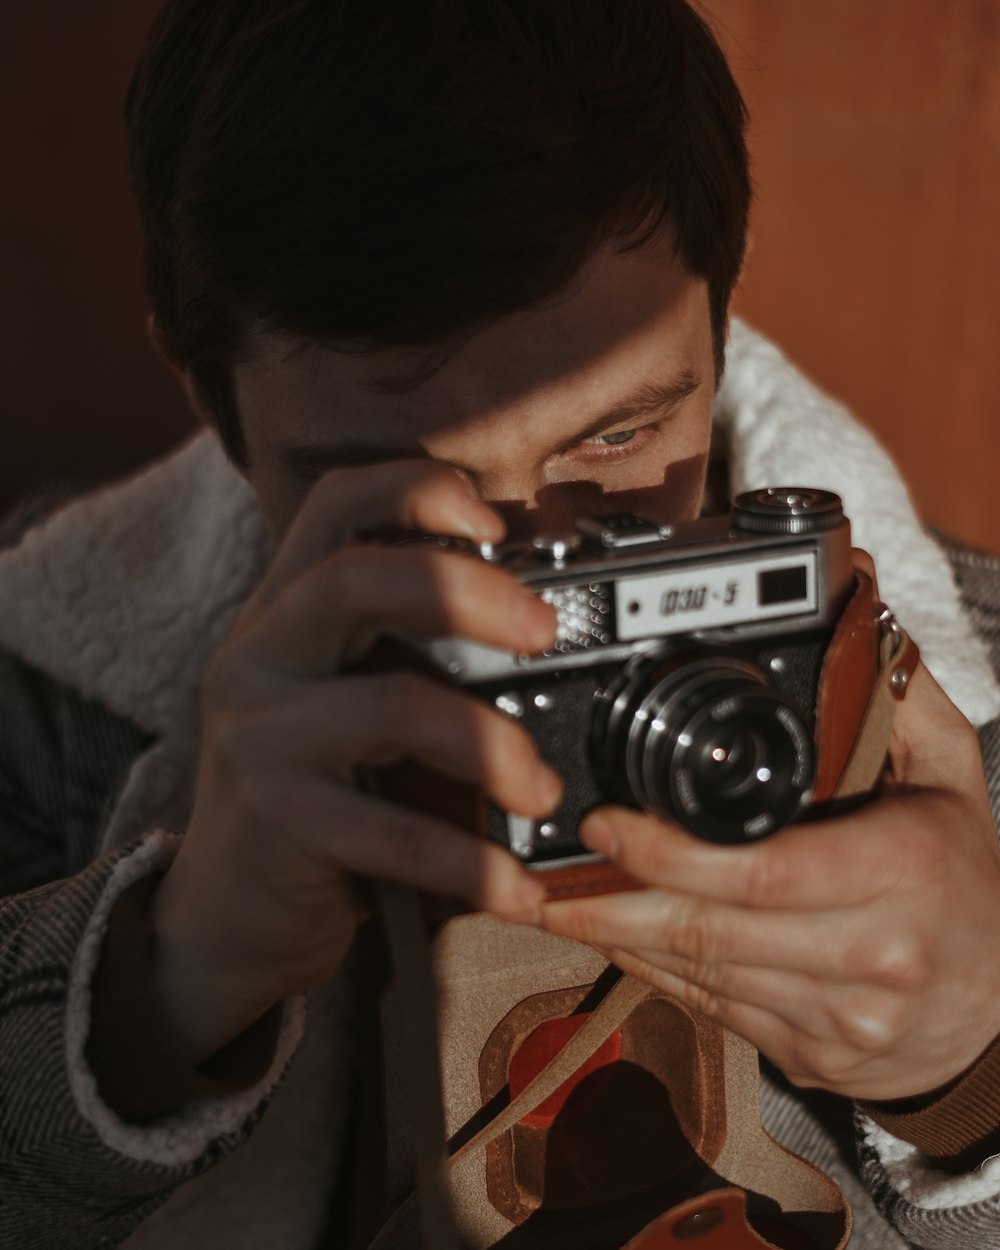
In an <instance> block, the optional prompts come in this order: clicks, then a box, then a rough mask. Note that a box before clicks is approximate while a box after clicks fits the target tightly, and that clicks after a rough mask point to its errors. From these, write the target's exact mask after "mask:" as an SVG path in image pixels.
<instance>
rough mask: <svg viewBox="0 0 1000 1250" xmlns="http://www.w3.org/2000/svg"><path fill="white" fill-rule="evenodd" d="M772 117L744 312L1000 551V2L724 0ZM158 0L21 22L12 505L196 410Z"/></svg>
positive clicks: (5, 496)
mask: <svg viewBox="0 0 1000 1250" xmlns="http://www.w3.org/2000/svg"><path fill="white" fill-rule="evenodd" d="M708 7H709V9H710V10H711V12H712V13H713V14H714V15H715V19H716V25H717V28H718V30H719V32H720V34H721V36H722V38H723V42H724V43H725V45H726V48H727V51H728V52H729V54H730V58H731V60H732V63H733V65H734V68H735V71H736V73H737V76H738V77H739V80H740V83H741V85H742V87H743V89H744V92H745V95H746V98H747V101H748V104H749V106H750V109H751V113H752V129H751V145H752V149H753V153H754V157H755V162H756V172H755V178H756V185H757V192H758V200H757V205H756V208H755V212H754V219H753V251H752V254H751V257H750V260H749V263H748V267H747V272H746V276H745V279H744V281H743V284H742V288H741V290H740V293H739V296H738V301H737V307H738V309H739V311H741V312H742V313H743V314H744V315H745V316H747V318H748V319H750V320H751V321H752V322H753V323H754V324H756V325H757V326H758V327H759V328H760V329H762V330H765V331H766V332H768V333H769V334H771V335H772V336H773V337H775V338H776V339H777V340H778V341H779V342H781V343H782V344H783V345H784V346H785V347H786V349H787V350H788V352H789V354H790V355H791V356H792V358H793V359H795V360H796V361H798V362H799V363H800V364H801V365H802V366H803V367H805V368H806V369H807V371H808V372H810V373H811V374H812V375H813V376H814V377H815V378H816V379H817V380H818V381H819V382H821V383H822V384H823V385H824V386H825V387H827V388H828V389H830V390H832V391H833V392H835V393H836V394H838V395H840V396H841V397H843V398H844V399H846V400H848V401H849V402H850V403H851V404H852V406H853V407H854V409H855V410H856V411H857V412H858V413H859V414H860V415H861V416H863V418H864V419H865V420H866V421H867V422H868V423H869V424H870V425H872V426H873V427H874V428H875V429H876V430H877V431H879V432H880V434H881V436H882V437H883V439H884V441H885V442H886V443H887V444H888V446H889V447H890V449H891V450H892V451H893V453H894V454H895V456H896V458H897V460H898V461H899V463H900V465H901V466H902V468H903V470H904V472H905V474H906V476H907V477H908V479H909V480H910V482H911V484H912V487H913V492H914V495H915V497H916V499H917V502H918V505H919V507H920V509H921V511H922V512H923V514H924V515H925V516H926V517H927V518H928V519H930V520H933V521H935V522H937V523H938V524H941V525H943V526H944V527H946V528H947V529H949V530H950V531H951V532H952V533H954V534H955V535H957V536H959V537H962V538H965V539H966V540H969V541H973V542H977V543H979V544H980V545H984V546H988V547H990V548H992V549H996V550H1000V509H998V507H997V504H996V502H995V497H996V495H997V492H998V489H1000V483H998V481H997V470H998V467H1000V429H998V421H997V415H998V413H1000V351H998V350H997V338H998V331H1000V287H998V280H1000V68H998V67H1000V0H950V2H942V0H878V3H872V0H709V5H708ZM155 8H156V4H155V2H154V0H104V2H103V3H91V4H86V5H82V4H80V3H79V0H33V2H32V3H31V4H30V5H28V4H20V5H7V6H5V7H4V12H3V14H2V17H0V33H2V38H0V47H2V48H3V54H2V56H0V119H2V120H0V133H2V139H3V149H2V150H3V165H4V168H5V174H4V178H3V183H4V186H5V188H6V189H5V191H4V193H3V195H2V196H0V240H2V244H0V272H2V290H3V299H2V306H0V379H2V387H3V390H2V395H3V401H2V408H0V509H3V507H5V506H6V505H7V504H9V503H10V502H11V500H12V499H13V498H15V497H16V496H17V495H19V494H20V493H22V492H23V491H25V490H26V489H30V488H32V487H35V486H37V485H39V484H44V483H48V482H53V481H56V482H70V483H76V484H87V483H91V482H96V481H100V480H102V479H104V478H107V477H114V476H117V475H119V474H121V473H124V472H126V471H127V470H128V469H130V468H131V467H132V466H134V465H136V464H138V463H141V462H142V461H144V460H146V459H148V458H150V457H151V456H153V455H156V454H157V453H159V452H160V451H162V450H164V449H165V448H167V447H169V446H171V445H172V444H174V443H176V442H177V441H178V440H179V439H180V438H181V437H182V436H183V435H184V434H185V433H186V432H187V431H189V430H190V429H192V428H193V421H192V419H191V418H190V417H189V416H188V414H187V412H186V411H185V408H184V406H183V402H182V400H181V397H180V394H179V392H176V391H175V388H174V385H173V383H172V381H171V380H170V378H169V377H168V375H167V373H166V371H165V370H164V369H163V368H162V366H160V365H159V363H158V362H157V360H156V359H155V358H154V356H153V354H152V351H151V349H150V348H149V347H148V345H147V343H146V340H145V331H144V325H143V322H144V301H143V296H142V287H141V276H140V256H139V238H138V230H137V225H136V222H135V217H134V213H133V209H132V204H131V200H130V198H129V193H128V189H127V185H126V178H125V171H124V158H123V152H122V141H121V132H120V122H119V116H120V109H121V99H122V96H123V93H124V89H125V84H126V82H127V78H128V73H129V69H130V66H131V63H132V61H133V60H134V58H135V56H136V53H137V51H138V48H139V46H140V43H141V40H142V37H143V33H144V31H145V28H146V26H147V24H148V21H149V18H150V15H151V14H152V13H153V12H154V11H155Z"/></svg>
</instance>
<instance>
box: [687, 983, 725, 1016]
mask: <svg viewBox="0 0 1000 1250" xmlns="http://www.w3.org/2000/svg"><path fill="white" fill-rule="evenodd" d="M686 997H687V1005H688V1006H689V1007H693V1008H694V1010H695V1011H697V1012H699V1013H700V1014H701V1015H703V1016H707V1017H708V1018H709V1019H710V1020H715V1019H717V1018H718V1017H719V1016H720V1015H721V1014H722V1011H723V999H722V997H721V995H719V994H716V993H714V992H713V991H712V990H710V989H708V988H707V987H706V986H704V985H691V984H690V983H689V984H688V988H687V992H686Z"/></svg>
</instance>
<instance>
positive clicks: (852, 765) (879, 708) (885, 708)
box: [834, 604, 920, 799]
mask: <svg viewBox="0 0 1000 1250" xmlns="http://www.w3.org/2000/svg"><path fill="white" fill-rule="evenodd" d="M879 606H880V608H881V613H880V616H879V620H880V622H881V624H882V628H883V639H882V655H881V663H882V666H881V668H880V670H879V674H878V677H877V679H876V681H875V685H874V687H873V688H872V693H871V698H870V699H869V701H868V706H867V708H866V709H865V713H864V715H863V716H862V718H861V724H860V726H859V728H858V734H857V738H856V739H855V742H854V747H853V749H852V750H851V754H850V755H849V756H848V759H847V763H846V765H845V766H844V771H843V773H842V774H841V777H840V780H839V781H838V783H837V788H836V791H835V792H834V797H835V798H838V799H844V798H850V797H851V796H853V795H857V794H868V793H869V792H870V791H871V790H874V789H875V787H876V786H877V785H878V781H879V778H880V777H881V776H882V772H883V770H884V768H885V757H886V755H887V754H888V751H889V738H890V736H891V734H892V725H893V721H894V720H895V717H896V704H897V703H898V702H899V701H900V700H901V699H902V698H903V696H904V695H905V694H906V690H907V686H908V685H909V681H910V678H911V677H912V676H913V673H914V670H915V669H916V667H917V664H918V662H919V660H920V650H919V648H918V647H917V644H916V643H915V642H914V641H913V639H912V638H911V637H910V636H909V634H907V632H906V630H904V629H903V628H902V626H901V625H900V624H899V622H898V621H897V620H896V618H895V617H894V616H893V614H892V613H891V612H890V611H889V609H888V608H887V607H885V605H884V604H881V605H879Z"/></svg>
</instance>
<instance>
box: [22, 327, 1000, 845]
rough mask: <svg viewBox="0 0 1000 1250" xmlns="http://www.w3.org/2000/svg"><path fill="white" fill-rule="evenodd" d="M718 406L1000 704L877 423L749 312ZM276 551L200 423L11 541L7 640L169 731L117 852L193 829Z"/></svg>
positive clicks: (925, 641) (719, 414)
mask: <svg viewBox="0 0 1000 1250" xmlns="http://www.w3.org/2000/svg"><path fill="white" fill-rule="evenodd" d="M715 419H716V422H717V423H718V424H719V425H720V426H721V427H722V429H723V431H724V432H725V434H726V437H727V441H728V445H729V454H730V466H729V472H730V480H731V483H732V486H733V489H734V490H736V491H739V490H747V489H751V488H754V487H758V486H766V485H775V484H779V483H781V484H787V485H807V486H817V487H824V488H827V489H830V490H834V491H836V492H837V493H838V494H840V495H841V496H842V498H843V500H844V504H845V509H846V511H847V514H848V516H849V517H850V518H851V521H852V524H853V527H854V541H855V544H856V545H858V546H861V547H864V548H866V549H867V550H868V551H870V552H871V554H872V555H873V556H874V558H875V563H876V567H877V569H878V575H879V585H880V590H881V593H882V595H883V597H884V598H885V600H886V602H888V603H889V604H890V605H891V606H892V607H893V609H894V610H895V612H896V614H897V615H898V616H899V618H900V620H901V621H902V622H903V624H904V625H905V626H906V628H907V629H908V630H909V631H910V633H911V634H912V635H913V637H914V638H916V639H917V641H918V642H919V644H920V647H921V651H922V653H923V657H924V659H925V661H926V663H927V665H928V667H929V668H930V670H931V672H932V673H933V674H934V676H935V677H936V678H937V679H938V681H939V682H940V683H941V684H942V686H944V688H945V690H946V691H947V692H948V694H949V695H950V696H951V698H952V699H953V700H954V701H955V703H957V705H958V706H959V708H960V709H961V710H962V711H963V712H964V714H965V715H966V716H967V717H968V718H969V719H970V720H971V721H972V722H973V723H974V724H983V723H984V722H986V721H988V720H991V719H993V718H994V717H996V716H997V715H998V714H1000V688H998V686H997V683H996V681H995V679H994V677H993V673H992V671H991V668H990V665H989V662H988V659H987V655H986V651H985V648H984V646H983V644H982V643H981V641H980V640H979V638H978V637H977V636H976V634H975V632H974V630H973V628H972V626H971V624H970V622H969V620H968V619H967V617H966V615H965V613H964V611H963V609H962V606H961V603H960V601H959V597H958V593H957V591H956V589H955V586H954V583H953V581H952V578H951V573H950V569H949V566H948V562H947V559H946V557H945V556H944V554H943V553H942V552H941V550H940V549H939V548H938V546H937V545H936V544H935V543H934V542H933V540H932V539H930V538H929V537H928V536H927V535H925V534H924V532H923V530H922V528H921V526H920V523H919V521H918V519H917V516H916V514H915V512H914V510H913V506H912V504H911V502H910V499H909V496H908V495H907V492H906V488H905V486H904V485H903V483H902V481H901V479H900V477H899V474H898V473H897V471H896V469H895V467H894V466H893V464H892V462H891V460H890V459H889V457H888V456H887V454H886V453H885V451H884V450H883V449H882V448H881V447H880V446H879V444H878V443H877V442H876V440H875V439H874V438H873V437H872V435H871V434H869V433H868V432H867V431H866V430H864V429H863V428H862V427H861V426H859V425H858V424H857V423H856V422H855V421H854V420H853V419H852V418H851V416H850V415H849V413H848V412H847V410H846V409H845V408H844V407H842V406H841V405H840V404H838V403H836V402H835V401H833V400H832V399H830V398H829V397H828V396H826V395H824V394H823V393H822V392H821V391H819V390H818V389H817V388H816V387H815V386H813V384H812V383H810V382H809V381H808V380H807V379H806V378H805V377H804V376H803V375H802V374H801V373H799V372H798V370H796V369H795V368H794V367H793V366H791V365H790V364H789V363H788V362H787V361H786V360H785V359H784V357H783V356H782V355H781V353H780V352H779V351H778V350H777V349H776V348H775V347H774V346H772V345H771V344H770V343H769V342H767V341H766V340H765V339H764V338H762V337H761V336H760V335H758V334H756V333H755V332H753V331H752V330H750V329H748V328H747V327H746V326H744V325H742V324H740V323H739V322H734V323H733V326H732V330H731V335H730V340H729V344H728V348H727V352H726V371H725V377H724V380H723V384H722V386H721V388H720V390H719V394H718V398H717V402H716V412H715ZM270 553H271V545H270V540H269V539H268V536H267V532H266V530H265V527H264V523H263V519H262V516H261V513H260V509H259V507H258V504H257V500H256V497H255V495H254V493H253V491H252V489H251V488H250V486H249V485H248V484H247V483H246V482H245V481H244V479H243V478H242V477H241V476H240V475H239V474H238V473H237V472H236V471H235V470H234V469H233V468H232V466H231V465H229V464H228V462H227V461H226V458H225V456H224V454H223V452H222V449H221V447H220V445H219V442H218V440H217V439H216V437H215V436H214V434H212V433H209V432H204V433H201V434H199V435H197V436H196V437H194V438H193V439H192V440H191V441H189V442H188V443H187V444H186V445H184V446H183V447H182V448H181V449H180V450H179V451H177V452H175V453H174V454H172V455H170V456H169V457H167V458H166V459H164V460H161V461H159V462H157V463H155V464H153V465H152V466H151V467H150V468H149V469H147V470H146V471H145V472H143V473H141V474H139V475H138V476H136V477H134V478H131V479H129V480H128V481H126V482H125V483H123V484H120V485H115V486H111V487H109V488H106V489H104V490H102V491H100V492H99V493H97V494H95V495H92V496H90V497H88V498H86V499H83V500H81V501H79V502H76V503H73V504H71V505H69V506H68V507H66V508H64V509H62V510H61V511H60V512H58V513H57V514H56V515H55V516H53V517H52V518H51V519H49V520H48V521H47V522H46V523H45V524H43V525H41V526H39V527H37V528H36V529H34V530H32V531H31V532H30V533H29V534H28V535H27V536H26V537H25V539H24V541H23V542H22V543H21V545H20V546H19V547H17V548H15V549H13V550H12V551H9V552H5V553H3V554H0V604H2V605H3V608H2V612H0V645H2V646H4V647H7V648H8V649H10V650H12V651H14V652H15V653H17V654H18V655H20V656H21V657H23V658H24V659H25V660H26V661H28V662H29V663H31V664H34V665H36V666H38V667H40V668H42V669H44V670H45V671H47V672H49V673H51V674H52V675H53V676H54V677H55V678H57V679H58V680H60V681H63V682H67V683H70V684H72V685H74V686H76V687H77V688H78V689H79V690H80V691H82V693H84V694H85V695H88V696H91V697H94V698H97V699H100V700H101V701H103V702H104V703H105V704H106V705H107V707H109V708H110V709H111V710H112V711H114V712H117V713H119V714H120V715H123V716H127V717H130V718H131V719H132V720H133V721H135V722H136V723H137V724H138V725H139V726H141V727H142V728H143V729H147V730H150V731H152V732H154V733H156V734H157V735H158V738H159V741H158V743H157V745H156V746H155V747H154V748H152V750H151V751H149V752H147V754H146V755H144V756H142V757H141V758H140V759H139V760H138V761H137V763H136V765H135V767H134V768H133V770H132V774H131V775H130V778H129V781H128V783H127V785H126V788H125V791H124V793H123V795H122V797H121V800H120V802H119V804H118V809H117V811H116V812H115V815H114V818H113V820H112V822H111V827H110V829H109V831H108V835H107V839H106V845H107V846H108V847H110V846H114V845H119V844H121V843H122V842H124V841H127V840H128V839H129V838H131V837H133V836H135V835H137V834H139V833H141V832H143V831H144V830H146V829H148V828H150V827H153V826H160V827H167V828H171V827H173V828H183V827H184V825H185V824H186V821H187V818H188V815H189V814H190V807H191V803H192V800H193V793H192V788H193V781H194V777H195V771H196V766H197V758H198V747H199V741H198V739H199V726H200V720H201V715H200V687H201V680H202V675H203V673H204V669H205V666H206V664H207V662H208V659H209V657H210V656H211V654H212V653H213V651H214V650H215V649H216V648H217V647H218V646H219V645H220V644H221V642H222V641H223V640H224V638H225V637H226V634H227V633H228V631H229V628H230V626H231V624H232V622H233V620H234V619H235V617H236V615H237V614H238V612H239V610H240V608H241V606H242V605H243V603H244V602H245V601H246V599H247V598H248V596H249V595H250V593H251V592H252V590H253V588H254V587H255V586H256V584H257V583H258V581H259V580H260V578H261V576H262V574H263V572H264V570H265V568H266V566H267V562H268V559H269V556H270Z"/></svg>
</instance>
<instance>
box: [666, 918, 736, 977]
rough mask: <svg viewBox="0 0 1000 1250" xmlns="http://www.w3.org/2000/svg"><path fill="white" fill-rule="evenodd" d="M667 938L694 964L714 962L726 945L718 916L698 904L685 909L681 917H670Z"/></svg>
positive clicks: (671, 944) (667, 923)
mask: <svg viewBox="0 0 1000 1250" xmlns="http://www.w3.org/2000/svg"><path fill="white" fill-rule="evenodd" d="M665 925H666V929H667V931H666V933H665V934H664V940H665V942H667V943H668V944H669V946H672V947H673V948H674V949H675V950H676V951H677V952H678V954H681V955H683V956H685V957H686V958H687V959H689V960H690V961H691V962H692V963H693V964H698V965H702V966H705V965H708V964H712V963H714V962H715V961H716V960H717V958H718V955H719V952H720V951H721V949H722V947H723V945H724V935H723V933H722V930H721V926H720V924H719V922H718V920H717V919H713V917H712V916H711V914H710V913H709V912H707V911H705V910H703V909H702V908H700V907H698V906H696V905H690V906H688V907H686V908H685V909H684V911H683V912H682V914H681V915H680V917H674V918H669V917H668V918H667V920H666V921H665Z"/></svg>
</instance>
